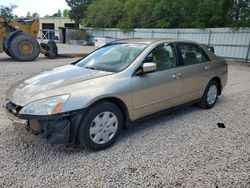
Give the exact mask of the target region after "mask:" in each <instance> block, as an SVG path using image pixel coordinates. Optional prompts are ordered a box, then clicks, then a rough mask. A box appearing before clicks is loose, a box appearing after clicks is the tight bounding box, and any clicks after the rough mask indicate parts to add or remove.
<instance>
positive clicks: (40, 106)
mask: <svg viewBox="0 0 250 188" xmlns="http://www.w3.org/2000/svg"><path fill="white" fill-rule="evenodd" d="M69 97H70V95H69V94H67V95H60V96H54V97H49V98H46V99H42V100H38V101H35V102H32V103H30V104H28V105H26V106H24V107H23V108H22V110H21V111H20V112H19V114H23V115H52V114H57V113H59V112H60V111H61V109H62V107H63V106H64V104H65V103H66V101H67V100H68V98H69Z"/></svg>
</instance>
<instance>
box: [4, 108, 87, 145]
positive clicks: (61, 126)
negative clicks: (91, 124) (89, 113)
mask: <svg viewBox="0 0 250 188" xmlns="http://www.w3.org/2000/svg"><path fill="white" fill-rule="evenodd" d="M4 108H5V112H6V114H7V116H8V117H9V119H10V120H12V122H13V124H14V125H17V124H23V125H25V127H26V129H27V130H28V131H29V132H31V133H33V134H35V135H38V136H39V137H41V138H43V139H47V140H48V142H49V143H52V144H66V143H73V142H75V140H76V136H77V130H78V126H79V124H80V121H81V119H82V117H83V114H84V111H85V110H76V111H71V112H67V113H62V114H58V115H47V116H34V115H32V116H31V115H20V114H18V112H19V111H20V109H21V107H18V106H15V105H14V104H12V105H9V106H4Z"/></svg>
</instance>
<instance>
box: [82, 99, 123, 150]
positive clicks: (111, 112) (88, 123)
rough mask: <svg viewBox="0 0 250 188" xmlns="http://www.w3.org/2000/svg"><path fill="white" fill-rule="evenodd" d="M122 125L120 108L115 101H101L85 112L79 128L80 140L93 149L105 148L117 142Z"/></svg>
mask: <svg viewBox="0 0 250 188" xmlns="http://www.w3.org/2000/svg"><path fill="white" fill-rule="evenodd" d="M122 125H123V117H122V113H121V111H120V109H119V108H118V107H117V106H116V105H115V104H113V103H110V102H101V103H99V104H97V105H95V106H93V107H92V108H91V109H90V110H88V112H87V113H86V114H85V116H84V118H83V120H82V122H81V124H80V127H79V130H78V141H79V142H80V143H81V144H82V145H83V146H85V147H86V148H88V149H91V150H101V149H104V148H106V147H109V146H110V145H112V144H113V143H114V142H115V140H116V139H117V137H118V135H119V133H120V132H121V129H122Z"/></svg>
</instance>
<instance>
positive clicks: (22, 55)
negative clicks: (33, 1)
mask: <svg viewBox="0 0 250 188" xmlns="http://www.w3.org/2000/svg"><path fill="white" fill-rule="evenodd" d="M38 32H39V19H33V18H31V19H19V20H15V19H9V18H4V17H1V16H0V53H2V52H5V53H6V54H7V55H8V56H10V57H12V58H14V59H16V60H18V61H34V60H35V59H36V58H37V57H38V56H39V54H40V53H42V54H44V55H45V56H48V57H51V58H54V57H57V55H58V54H57V46H56V43H55V42H54V41H50V42H49V43H48V44H44V43H42V44H41V45H40V44H39V43H38V41H37V40H36V38H37V35H38Z"/></svg>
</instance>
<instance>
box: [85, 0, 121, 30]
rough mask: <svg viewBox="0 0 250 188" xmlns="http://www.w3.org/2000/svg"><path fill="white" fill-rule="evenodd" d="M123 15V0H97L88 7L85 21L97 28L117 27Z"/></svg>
mask: <svg viewBox="0 0 250 188" xmlns="http://www.w3.org/2000/svg"><path fill="white" fill-rule="evenodd" d="M123 15H124V10H123V0H96V1H95V2H93V3H92V4H90V5H89V7H88V14H87V16H86V19H85V22H86V24H87V25H88V26H91V27H96V28H101V27H109V28H111V27H117V24H118V22H119V20H120V19H122V17H123Z"/></svg>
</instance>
